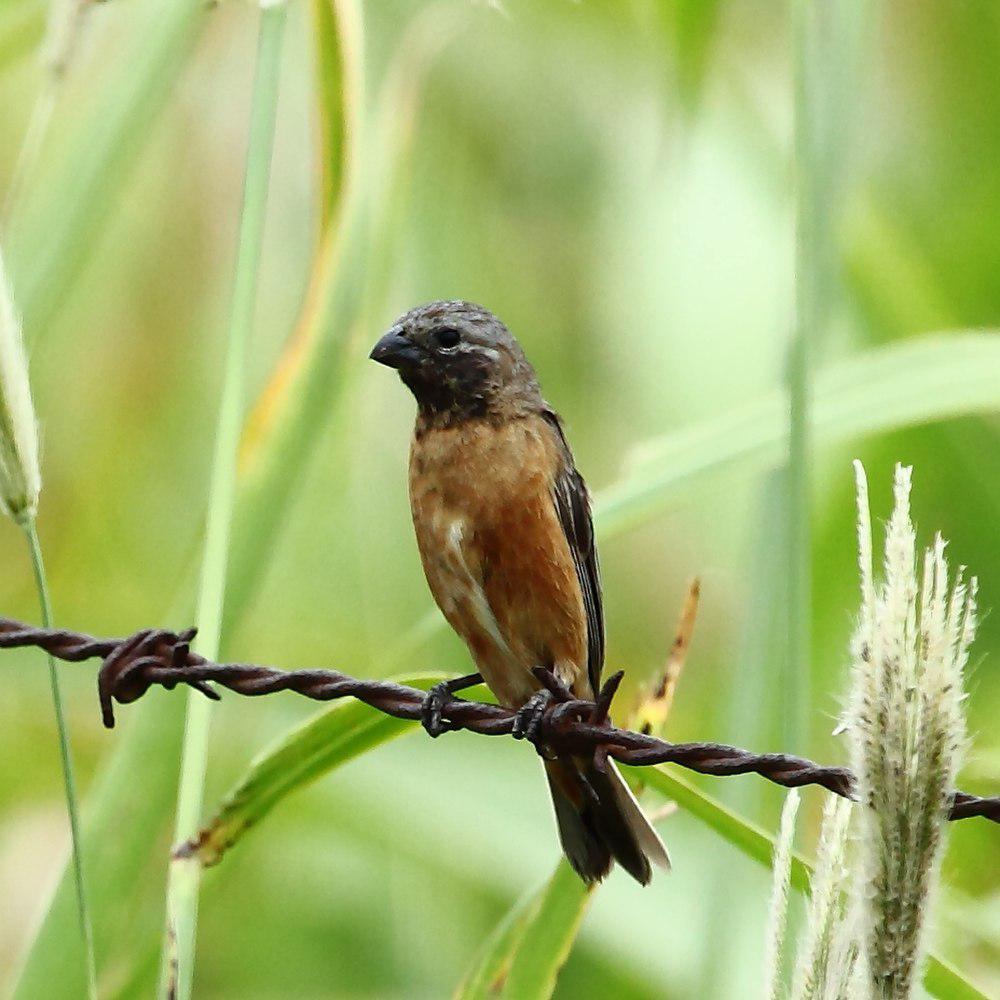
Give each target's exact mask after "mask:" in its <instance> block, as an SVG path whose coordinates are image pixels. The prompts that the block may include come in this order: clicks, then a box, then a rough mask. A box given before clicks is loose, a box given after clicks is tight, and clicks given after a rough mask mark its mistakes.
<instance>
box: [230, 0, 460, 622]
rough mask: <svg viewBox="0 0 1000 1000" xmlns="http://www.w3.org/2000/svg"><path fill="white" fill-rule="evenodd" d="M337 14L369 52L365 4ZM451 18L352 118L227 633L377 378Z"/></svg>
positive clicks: (422, 25) (241, 539) (431, 18)
mask: <svg viewBox="0 0 1000 1000" xmlns="http://www.w3.org/2000/svg"><path fill="white" fill-rule="evenodd" d="M337 11H338V25H339V26H340V31H341V32H342V35H343V37H342V39H341V47H342V48H344V47H350V48H351V49H358V50H360V49H361V48H362V37H361V36H362V32H361V30H360V27H359V24H360V15H359V14H358V13H357V7H356V3H355V0H338V3H337ZM441 14H442V11H441V10H440V9H438V8H436V7H430V8H428V9H427V10H425V11H424V12H422V14H421V15H420V16H418V17H417V18H414V23H413V25H412V26H410V28H409V29H408V31H407V35H406V39H405V44H402V45H401V46H400V53H399V56H398V60H397V61H396V62H395V63H393V64H392V65H391V66H390V68H389V71H388V72H387V74H386V78H385V80H384V82H383V84H382V87H381V89H380V91H379V99H378V100H377V101H376V102H375V104H376V106H377V107H378V108H379V109H381V111H380V114H379V115H373V116H372V119H373V120H372V121H365V120H362V114H361V109H360V108H359V107H354V106H353V105H350V106H346V107H345V114H347V116H348V126H347V127H346V131H345V136H346V138H347V140H348V149H347V151H346V153H345V154H344V155H345V157H346V164H347V165H346V168H345V170H344V171H343V174H342V177H341V188H340V191H339V193H338V195H337V197H338V207H337V211H336V213H335V219H334V221H333V223H332V224H331V225H329V226H328V227H327V231H326V234H325V237H324V240H323V243H322V245H321V247H320V250H319V253H318V255H317V258H316V262H315V267H314V271H313V275H312V279H311V281H310V288H309V292H308V294H307V297H306V302H305V305H304V308H303V313H302V316H301V318H300V321H299V325H298V329H297V330H296V332H295V334H294V336H293V337H292V340H291V342H290V344H289V347H288V350H287V351H286V354H285V359H284V361H283V362H282V364H281V366H280V367H279V369H278V371H277V372H276V374H275V377H274V379H273V380H272V383H271V385H270V386H269V387H268V389H267V391H265V393H264V394H263V395H262V397H261V400H260V402H259V404H258V405H257V407H256V408H255V409H254V412H253V414H252V415H251V419H250V421H249V424H248V429H247V433H246V435H245V439H244V446H243V455H242V463H241V472H242V473H243V476H242V481H241V485H240V497H239V503H238V517H237V524H236V530H235V532H234V535H233V544H232V550H231V552H230V560H231V562H230V565H231V567H232V574H231V575H232V587H231V588H230V592H229V594H228V595H227V600H226V619H225V620H226V623H227V626H229V625H231V624H232V623H234V622H235V621H237V620H238V619H239V617H240V615H241V614H242V613H243V612H244V611H245V610H246V608H247V606H248V604H249V603H250V601H251V600H252V598H253V596H254V593H255V591H256V588H257V586H258V584H259V583H260V580H261V578H262V574H261V573H260V572H259V568H260V566H262V565H266V564H267V562H268V557H269V555H270V551H271V549H272V547H273V545H274V543H275V540H276V538H277V535H278V531H279V528H280V523H281V518H280V512H281V511H282V510H284V509H285V508H286V507H287V505H288V503H289V502H290V501H291V499H292V497H293V496H294V493H295V490H296V489H297V488H298V485H299V483H300V482H301V477H302V474H303V471H304V470H305V468H306V467H307V463H308V460H309V458H310V456H311V455H312V453H313V448H314V447H315V445H316V442H317V441H318V440H319V439H320V437H321V434H322V431H323V429H324V428H325V427H326V425H327V422H328V421H329V420H330V417H331V414H334V413H338V414H339V413H343V412H346V411H347V410H348V409H349V405H350V401H351V399H352V391H353V390H354V388H355V386H356V384H357V380H358V378H359V376H360V374H361V373H362V372H363V371H364V370H365V366H366V364H367V362H366V355H367V353H368V350H369V348H370V344H371V341H372V340H373V337H374V334H373V333H372V329H371V327H370V326H367V325H366V324H365V323H364V322H363V320H364V319H365V316H366V309H370V308H371V306H372V303H373V302H375V301H378V299H379V295H380V294H381V293H382V291H383V290H384V288H385V287H386V286H387V285H388V284H389V283H390V281H391V275H390V274H389V273H388V272H387V268H386V264H385V261H384V259H382V257H380V256H379V255H378V254H376V253H373V250H374V249H375V248H382V247H384V246H385V244H386V243H387V242H388V239H387V231H388V230H389V229H391V227H392V225H393V223H394V221H395V220H394V218H393V215H392V211H391V206H392V194H393V191H394V187H395V185H396V184H397V183H398V181H399V178H400V175H401V173H402V169H403V167H404V166H405V164H406V162H407V159H408V155H407V154H408V152H409V150H410V148H411V143H412V139H413V132H414V129H413V123H414V121H415V119H416V116H417V114H418V112H419V109H420V100H419V97H420V94H421V92H422V91H421V88H422V86H423V81H424V79H425V77H426V73H427V70H428V68H429V66H430V65H431V64H432V63H433V60H434V58H435V56H436V55H437V53H438V52H439V51H440V48H441V46H442V44H444V42H445V41H447V39H448V38H450V37H451V35H452V33H453V32H454V29H455V19H454V18H451V17H444V18H442V16H441ZM343 66H344V70H345V72H346V71H348V70H351V68H352V67H353V70H351V72H353V73H354V74H357V75H358V76H360V75H361V70H360V56H359V55H352V56H351V57H350V58H346V57H345V59H344V63H343ZM344 87H345V92H347V93H349V94H353V95H356V97H355V103H356V104H357V103H360V100H359V97H360V94H361V91H362V89H363V87H362V83H361V81H360V79H357V80H353V81H352V82H346V81H345V84H344ZM362 147H363V149H364V152H365V154H366V155H365V158H364V163H365V166H366V169H365V170H364V171H362V170H360V163H361V152H362ZM345 436H346V435H345ZM342 437H344V436H342Z"/></svg>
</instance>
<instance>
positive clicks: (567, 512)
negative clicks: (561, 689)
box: [543, 410, 604, 694]
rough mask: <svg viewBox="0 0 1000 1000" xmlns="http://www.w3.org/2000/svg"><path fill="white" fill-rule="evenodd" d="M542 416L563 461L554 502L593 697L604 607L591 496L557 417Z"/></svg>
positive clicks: (597, 684) (598, 676)
mask: <svg viewBox="0 0 1000 1000" xmlns="http://www.w3.org/2000/svg"><path fill="white" fill-rule="evenodd" d="M543 415H544V417H545V419H546V420H547V421H548V422H549V424H551V425H552V427H553V428H554V429H555V432H556V435H557V436H558V438H559V441H560V442H561V444H562V451H563V459H564V460H563V462H562V467H561V468H560V470H559V471H558V473H557V474H556V478H555V484H554V486H553V498H554V500H555V504H556V511H557V512H558V514H559V522H560V524H561V525H562V529H563V533H564V534H565V535H566V541H567V542H569V550H570V552H571V553H572V554H573V565H574V566H575V567H576V576H577V579H578V580H579V581H580V590H581V591H582V592H583V605H584V608H585V609H586V612H587V675H588V676H589V678H590V685H591V687H592V688H593V691H594V694H596V693H597V691H598V690H599V688H600V686H601V670H602V669H603V667H604V605H603V602H602V600H601V574H600V568H599V566H598V564H597V548H596V546H595V544H594V523H593V520H592V519H591V515H590V495H589V494H588V493H587V484H586V483H585V482H584V481H583V476H581V475H580V473H579V472H577V471H576V466H575V465H574V463H573V453H572V451H570V447H569V443H568V442H567V441H566V435H565V434H564V433H563V429H562V424H561V422H560V420H559V415H558V414H557V413H556V412H555V411H553V410H546V411H544V414H543Z"/></svg>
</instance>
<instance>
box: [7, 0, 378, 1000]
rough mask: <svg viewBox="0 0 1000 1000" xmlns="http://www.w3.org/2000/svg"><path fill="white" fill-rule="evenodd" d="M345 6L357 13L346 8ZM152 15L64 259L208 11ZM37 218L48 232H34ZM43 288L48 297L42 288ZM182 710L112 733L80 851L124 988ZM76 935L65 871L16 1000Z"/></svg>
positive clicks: (80, 197)
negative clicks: (138, 782)
mask: <svg viewBox="0 0 1000 1000" xmlns="http://www.w3.org/2000/svg"><path fill="white" fill-rule="evenodd" d="M343 2H348V3H349V2H350V0H343ZM146 6H147V7H148V8H149V11H148V14H147V17H146V20H144V21H142V22H141V30H140V31H137V32H136V37H135V39H134V41H133V42H129V44H130V45H133V44H138V42H139V41H140V40H141V42H142V45H143V46H144V48H143V53H144V55H143V58H142V59H139V60H130V61H129V63H130V65H129V66H128V71H129V73H130V74H131V77H130V80H129V86H128V87H127V88H125V89H124V90H123V91H122V92H121V93H117V94H112V91H113V89H114V87H115V86H117V85H118V84H117V82H116V83H114V84H113V85H109V86H108V88H107V93H105V94H104V95H103V96H102V97H100V98H99V99H97V100H95V102H94V108H95V115H96V114H97V113H98V112H99V111H100V109H101V107H102V105H106V104H107V101H108V100H113V103H114V107H113V109H111V111H110V112H109V119H108V121H107V122H106V125H105V127H104V128H102V129H94V128H91V129H90V132H91V134H90V136H89V141H90V143H91V146H90V147H88V148H87V149H85V150H83V151H82V153H81V156H79V157H77V156H75V155H72V156H69V157H68V158H67V160H66V162H67V163H71V164H74V165H76V164H84V165H85V166H86V168H87V169H86V171H85V173H86V174H87V177H88V183H87V184H86V185H84V186H83V187H80V186H79V180H78V178H76V177H75V176H68V175H67V177H66V178H65V179H64V180H65V181H66V182H67V183H69V184H70V186H71V187H72V188H73V190H72V199H71V200H72V203H73V205H74V206H75V208H74V211H77V210H80V211H82V210H83V209H84V208H85V207H86V206H93V208H94V214H93V218H91V217H86V218H85V217H83V216H80V215H74V216H73V218H72V219H66V220H63V219H62V218H60V219H56V220H54V221H56V222H58V223H59V229H58V232H59V233H60V238H59V239H58V240H54V241H53V242H54V244H55V245H56V247H57V248H58V247H59V246H61V244H62V242H64V241H65V240H67V239H73V240H77V241H80V242H86V240H87V239H89V238H90V234H91V233H92V230H93V227H94V224H95V223H96V221H97V219H98V217H99V216H100V213H101V211H102V208H101V205H102V202H101V201H100V199H101V198H103V197H104V196H105V195H106V194H108V193H110V192H111V191H114V190H118V189H119V188H120V186H121V184H122V183H123V180H124V173H125V171H126V169H127V167H128V166H129V161H128V160H127V158H125V157H124V156H121V157H119V154H120V153H121V151H122V150H125V149H131V150H132V152H135V151H136V150H137V149H138V148H140V147H139V145H138V144H137V143H136V142H130V141H129V140H127V138H126V136H127V134H128V132H129V129H130V128H131V127H138V126H140V125H141V126H142V135H146V134H147V133H148V131H149V128H148V117H149V115H150V113H151V111H152V110H153V109H155V108H156V107H158V106H159V102H160V101H162V100H163V99H164V98H165V95H167V94H169V93H170V92H171V91H172V89H173V87H172V84H171V76H172V74H174V73H175V72H176V70H177V69H178V67H179V66H180V65H181V64H182V62H183V57H184V55H185V54H186V53H187V51H188V50H189V49H190V48H191V45H192V43H193V41H194V38H195V35H196V30H195V29H196V27H197V25H198V24H199V23H200V20H201V18H200V15H201V14H202V13H203V12H204V10H205V9H206V7H205V5H204V3H203V2H202V0H178V2H176V3H171V4H167V5H162V4H156V3H153V4H147V5H146ZM355 6H356V5H355ZM150 19H152V20H150ZM338 23H339V22H338ZM154 26H155V27H156V28H157V30H155V31H153V30H152V28H153V27H154ZM355 41H356V39H355ZM123 46H124V43H123ZM359 59H360V50H359V55H358V57H357V58H352V59H349V60H347V61H346V62H345V66H346V67H350V66H355V67H357V66H358V65H359ZM132 63H134V65H133V64H132ZM143 81H145V82H143ZM346 87H347V85H346V84H345V88H346ZM359 91H360V84H359V83H358V82H357V81H355V84H354V85H353V90H352V92H354V93H358V92H359ZM109 95H110V96H109ZM120 105H121V106H120ZM86 131H87V129H86V128H85V127H82V128H81V135H84V136H85V134H86ZM348 139H350V130H349V131H348ZM105 182H107V183H105ZM60 183H61V182H60ZM50 193H51V192H50ZM51 208H52V206H51V205H48V204H47V202H45V200H44V199H43V201H42V204H40V205H39V206H37V213H36V212H34V211H29V212H26V213H25V218H24V220H23V224H22V229H23V230H24V231H25V232H27V231H28V230H32V229H34V227H35V225H43V224H44V225H48V224H49V222H50V221H52V220H49V221H45V220H46V219H47V215H46V213H47V212H48V211H49V210H50V209H51ZM36 219H37V220H41V221H37V222H36V221H32V220H36ZM64 221H65V224H66V225H67V226H69V229H68V231H66V232H64V231H63V229H62V228H61V227H62V225H63V223H64ZM60 253H61V251H60ZM19 256H21V257H23V256H24V255H23V254H20V255H19ZM42 263H44V261H43V262H37V263H36V262H34V261H31V260H28V259H25V260H24V264H23V266H22V267H21V268H20V273H21V275H22V276H23V277H25V278H26V279H27V280H31V278H32V275H34V274H35V273H36V268H41V267H42ZM52 268H53V270H52V273H63V271H64V264H63V263H60V260H58V259H57V260H55V261H54V263H53V265H52ZM327 270H329V272H330V273H331V274H332V273H334V268H333V267H332V266H331V267H330V268H328V269H323V273H324V274H325V273H326V271H327ZM38 273H39V274H40V273H41V272H40V271H39V272H38ZM38 282H39V287H42V285H41V283H40V282H41V278H39V279H38ZM53 298H54V299H56V298H58V296H53ZM317 298H318V299H319V300H320V302H319V304H321V303H322V300H323V296H322V295H320V296H313V297H312V298H311V299H310V302H308V303H307V305H306V312H305V316H304V322H303V324H301V325H302V326H303V327H306V328H313V329H314V330H315V331H318V330H319V329H320V327H321V323H320V322H319V319H318V318H317V317H320V308H319V304H318V303H317ZM298 346H299V345H297V344H293V345H292V349H291V351H290V353H291V354H292V355H295V354H296V349H297V347H298ZM304 353H305V355H306V357H307V358H308V359H310V360H313V361H314V360H315V355H314V354H313V353H312V351H311V349H309V350H306V351H305V352H304ZM288 381H289V382H290V387H291V389H292V392H291V395H295V392H294V389H295V379H291V380H288ZM285 382H286V380H285V379H283V378H282V376H281V374H279V375H278V376H277V377H276V383H277V385H278V386H279V387H280V386H283V385H285ZM272 388H273V387H272ZM272 395H273V394H272ZM267 403H268V400H265V405H264V406H263V407H262V409H264V410H267V408H268V407H267ZM299 429H300V430H301V431H302V432H303V433H307V432H308V431H309V428H308V427H305V426H300V427H299ZM255 430H256V428H255V427H254V426H252V422H251V426H250V427H249V429H248V431H247V433H246V435H245V438H246V439H245V442H244V443H245V444H248V445H249V446H250V447H248V448H247V449H246V450H247V452H248V453H249V456H250V458H251V461H250V462H249V463H248V467H247V468H244V469H242V470H241V483H242V482H243V481H245V480H246V478H247V475H248V474H249V473H250V472H252V471H253V470H254V469H255V468H258V471H259V466H258V463H263V464H266V465H268V467H269V468H270V469H271V470H272V472H273V475H274V476H275V477H276V478H280V476H281V469H280V467H279V466H280V464H281V463H280V462H277V461H276V462H274V463H273V464H272V463H270V461H269V459H268V457H267V456H268V453H269V452H270V450H271V449H272V448H279V447H281V446H282V445H283V444H284V443H285V439H284V438H282V437H281V436H279V435H264V436H263V440H256V439H255ZM259 436H260V435H258V437H259ZM245 457H246V456H245ZM292 457H293V456H291V455H289V456H286V459H287V461H289V462H291V460H292ZM241 489H242V486H241ZM250 509H251V510H252V509H253V508H250ZM256 509H257V510H264V512H265V513H266V516H267V518H273V519H274V520H275V523H276V522H277V520H278V519H279V518H280V516H281V513H282V510H283V508H280V507H275V506H270V507H266V508H265V507H264V506H263V505H262V507H260V508H256ZM242 527H243V525H242V524H241V523H240V522H239V520H238V521H237V524H236V535H237V540H236V541H235V542H234V545H233V547H232V548H231V549H230V574H229V575H230V580H229V587H230V590H231V588H232V578H233V574H234V570H238V571H239V584H240V586H242V587H245V588H247V589H248V590H249V591H252V590H253V587H254V582H255V580H258V579H259V578H260V577H261V576H262V575H263V571H264V568H265V567H266V562H254V561H253V560H252V559H249V560H244V561H242V562H240V561H238V560H235V559H234V556H233V549H238V548H239V538H240V537H248V536H253V535H255V534H256V533H257V532H258V531H259V530H262V529H261V527H260V525H257V526H254V525H246V535H243V534H242V533H241V528H242ZM181 613H182V614H183V618H182V619H181V620H180V621H178V622H177V623H176V624H177V625H178V626H183V625H186V624H189V622H190V618H189V617H188V616H189V614H190V612H189V611H188V612H185V611H183V609H181ZM183 709H184V702H183V701H182V700H181V699H179V698H169V699H164V700H159V699H151V700H148V701H144V702H143V703H141V704H138V705H136V706H134V707H133V709H132V711H131V712H129V713H128V716H127V717H126V718H124V719H123V720H122V723H121V730H120V731H119V732H116V733H115V738H114V745H113V750H112V752H111V754H110V756H109V758H108V761H107V763H106V764H105V765H104V766H103V767H102V769H101V771H100V773H99V775H98V778H97V780H96V784H95V787H94V789H93V790H92V792H91V794H90V796H89V798H88V802H87V809H86V810H85V816H84V851H85V853H86V855H87V858H88V864H89V869H88V870H89V875H90V883H91V886H90V888H91V897H92V901H93V908H94V914H95V921H96V923H95V937H96V945H97V958H98V963H99V965H100V966H101V967H102V968H107V967H114V968H115V969H117V970H119V971H120V974H121V976H123V977H128V976H132V977H133V978H134V975H135V974H136V970H139V969H144V968H147V967H148V966H149V953H150V948H151V946H152V942H154V941H155V938H156V933H157V928H159V927H160V926H161V923H162V911H160V909H159V904H157V905H156V907H155V908H154V907H153V906H152V905H150V898H149V897H150V894H149V892H148V891H146V890H145V889H144V888H143V887H144V886H146V885H148V884H150V883H151V882H152V881H153V880H154V879H155V878H156V873H157V872H158V871H160V870H161V864H162V861H161V859H162V857H163V856H164V854H165V852H166V850H167V849H168V843H167V838H166V834H165V828H164V825H165V823H166V822H167V817H168V811H169V809H170V805H169V803H170V802H171V801H172V800H173V798H174V797H175V794H176V787H177V776H178V771H177V761H178V760H179V758H180V751H181V740H182V734H183ZM137 774H141V775H143V794H142V796H140V797H137V796H136V795H135V791H134V789H135V775H137ZM123 822H124V823H126V824H127V826H128V829H129V836H128V837H126V838H122V837H121V836H120V831H121V828H122V824H123ZM75 934H76V930H75V913H74V909H73V887H72V880H71V878H70V877H69V874H68V872H66V873H64V875H63V877H62V879H61V880H60V882H59V885H58V887H57V890H56V893H55V896H54V897H53V900H52V902H51V904H50V906H49V909H48V911H47V913H46V916H45V919H44V922H43V924H42V926H41V927H40V929H39V932H38V934H37V935H36V937H35V939H34V941H33V942H32V945H31V950H30V952H29V955H28V956H27V959H26V963H25V966H24V970H23V972H22V975H21V978H20V981H19V984H18V992H17V996H18V998H19V1000H34V998H38V1000H47V998H49V997H51V996H72V995H74V993H75V992H76V991H75V987H74V982H73V980H72V979H70V978H68V975H67V964H66V963H59V964H57V965H56V966H53V964H52V962H51V961H50V960H49V957H50V956H51V955H53V954H61V953H63V952H64V951H65V947H66V946H65V945H64V944H63V942H65V941H66V940H68V939H70V938H71V936H73V935H75Z"/></svg>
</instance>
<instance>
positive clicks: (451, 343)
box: [434, 327, 462, 351]
mask: <svg viewBox="0 0 1000 1000" xmlns="http://www.w3.org/2000/svg"><path fill="white" fill-rule="evenodd" d="M434 339H435V340H436V341H437V345H438V347H443V348H444V349H445V350H446V351H448V350H451V349H452V348H453V347H458V344H459V341H460V340H461V339H462V337H461V335H460V334H459V332H458V330H452V329H451V328H450V327H445V328H444V329H443V330H435V331H434Z"/></svg>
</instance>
